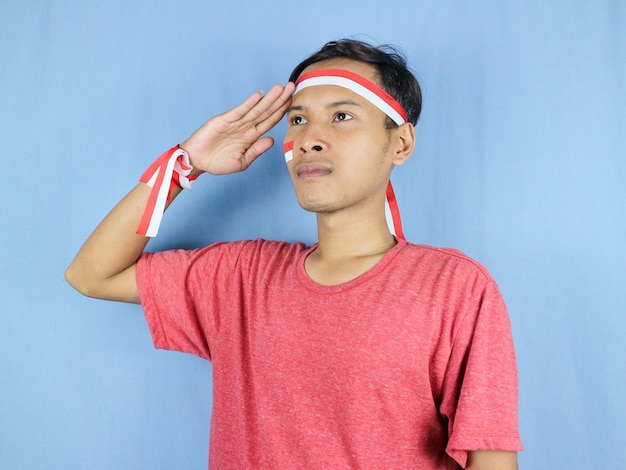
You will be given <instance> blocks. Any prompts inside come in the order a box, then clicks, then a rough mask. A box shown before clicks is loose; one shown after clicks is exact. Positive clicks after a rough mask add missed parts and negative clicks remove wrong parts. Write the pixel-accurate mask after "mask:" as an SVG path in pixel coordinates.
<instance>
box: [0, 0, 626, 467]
mask: <svg viewBox="0 0 626 470" xmlns="http://www.w3.org/2000/svg"><path fill="white" fill-rule="evenodd" d="M347 36H349V37H355V38H357V39H364V40H369V41H372V42H375V43H393V44H397V45H400V46H401V47H402V48H403V49H404V50H405V51H406V53H407V55H408V57H409V61H410V64H411V65H412V67H413V69H414V70H415V72H416V74H417V76H418V77H419V79H420V80H421V83H422V85H423V88H424V111H423V115H422V118H421V121H420V123H419V124H418V126H417V138H418V142H417V148H416V150H415V153H414V156H413V157H412V159H411V160H410V162H409V163H408V164H407V165H405V166H404V167H402V168H399V169H398V170H397V171H396V172H395V173H394V177H393V180H394V184H395V187H396V193H397V196H398V199H399V203H400V208H401V211H402V214H403V220H404V225H405V233H406V235H407V237H408V239H409V240H411V241H415V242H421V243H428V244H434V245H438V246H451V247H456V248H459V249H462V250H464V251H465V252H467V253H468V254H469V255H471V256H473V257H475V258H476V259H478V260H479V261H481V262H482V263H483V264H485V265H486V266H487V267H488V268H489V269H490V271H491V272H492V274H493V275H494V276H495V278H496V279H497V280H498V282H499V285H500V287H501V289H502V292H503V294H504V296H505V298H506V300H507V303H508V306H509V311H510V317H511V322H512V326H513V332H514V338H515V342H516V347H517V354H518V362H519V378H520V426H521V432H522V437H523V440H524V443H525V446H526V451H525V452H524V453H522V454H521V455H520V464H521V468H526V469H534V470H542V469H546V470H554V469H591V468H593V469H600V468H622V466H623V463H622V464H620V463H619V460H623V459H619V460H618V455H619V454H621V453H622V452H623V446H624V444H625V443H626V441H625V440H624V436H625V435H626V427H625V424H624V421H625V420H626V411H625V410H626V407H625V405H624V398H625V396H626V387H625V375H626V374H625V369H626V368H625V356H626V345H625V343H626V342H625V335H624V329H625V327H626V319H625V313H626V288H625V286H626V282H625V281H626V248H625V242H626V210H625V206H626V184H625V180H626V137H625V136H626V132H624V130H625V129H626V95H625V93H626V92H625V89H626V74H625V64H626V7H625V6H624V3H623V2H621V1H617V0H616V1H609V0H605V1H591V0H589V1H558V0H552V1H543V0H542V1H527V2H526V1H524V2H522V1H496V0H493V1H481V2H462V1H458V2H453V1H443V2H442V1H434V0H432V1H411V0H405V1H385V2H383V1H377V2H370V1H365V0H343V1H341V2H338V1H334V0H333V1H310V2H298V1H294V0H291V1H282V0H277V1H272V2H254V1H240V2H221V1H220V2H215V1H199V0H197V1H180V0H179V1H174V0H172V1H146V0H144V1H133V2H130V1H128V2H127V1H121V0H109V1H107V2H95V1H93V2H92V1H70V0H67V1H21V0H2V1H1V2H0V59H1V65H0V148H1V152H2V163H3V169H4V171H3V176H2V178H1V180H2V183H1V184H0V224H1V225H0V227H1V231H0V237H1V238H0V241H1V243H0V262H1V266H2V271H1V276H2V278H1V283H0V295H1V298H2V307H1V314H0V377H1V380H2V385H1V386H0V468H2V469H11V470H12V469H19V470H22V469H42V468H46V469H90V470H91V469H103V470H104V469H107V470H110V469H134V470H136V469H180V468H185V469H202V468H206V461H207V454H208V433H209V420H210V414H211V411H210V410H211V393H212V392H211V377H210V372H211V365H210V364H209V363H208V362H205V361H202V360H200V359H198V358H195V357H192V356H186V355H182V354H178V353H168V352H163V351H155V350H154V349H153V348H152V343H151V339H150V336H149V333H148V330H147V327H146V325H145V321H144V319H143V316H142V314H141V309H140V308H139V307H138V306H132V305H125V304H117V303H108V302H103V301H96V300H92V299H88V298H84V297H82V296H80V295H79V294H77V293H76V292H74V291H73V290H72V289H71V288H70V287H69V286H68V285H67V284H66V283H65V282H64V279H63V272H64V270H65V267H66V266H67V265H68V264H69V262H70V261H71V259H72V258H73V256H74V254H75V252H76V251H77V250H78V248H79V247H80V245H81V244H82V242H83V241H84V240H85V239H86V237H87V236H88V235H89V233H90V232H91V230H92V229H93V228H94V227H95V225H96V224H97V223H98V222H99V221H100V220H101V219H102V217H103V216H104V215H105V214H106V213H107V212H108V210H109V209H110V208H111V207H112V206H113V205H114V204H115V203H116V202H117V201H118V200H119V199H120V198H121V197H122V196H123V195H124V194H125V193H126V192H127V191H128V190H129V189H130V188H131V187H132V186H133V185H134V184H135V183H136V181H137V178H138V177H139V175H140V174H141V172H142V171H143V169H144V168H145V167H146V166H147V165H148V164H149V163H150V162H151V161H152V160H153V159H154V158H155V157H156V156H158V155H159V154H160V153H161V152H162V151H164V150H165V149H167V148H169V147H170V146H172V145H173V144H175V143H177V142H179V141H181V140H183V139H184V138H185V137H187V136H188V134H189V133H191V132H192V131H193V130H194V129H195V128H196V127H198V126H199V125H200V124H202V123H203V122H204V121H205V120H206V119H207V118H209V117H210V116H212V115H214V114H216V113H219V112H222V111H224V110H226V109H228V108H230V107H231V106H233V105H235V104H237V103H239V102H240V101H242V100H243V99H244V98H245V97H246V96H247V95H248V94H250V93H252V92H253V91H255V90H258V89H265V90H267V89H269V87H271V85H272V84H274V83H276V82H284V81H285V80H286V79H287V77H288V74H289V72H290V71H291V68H292V67H293V66H294V65H295V64H296V63H297V62H298V61H300V60H301V59H302V58H304V57H305V56H307V55H308V54H309V53H310V52H312V51H313V50H315V49H317V48H318V47H320V46H321V45H322V44H323V43H324V42H326V41H328V40H331V39H336V38H340V37H347ZM283 132H284V123H282V124H281V125H280V126H279V127H278V128H276V129H274V130H273V131H272V133H271V134H272V135H273V136H275V137H276V139H277V140H278V141H279V142H281V141H282V134H283ZM256 237H264V238H277V239H285V240H304V241H307V242H312V241H314V239H315V220H314V216H312V215H310V214H307V213H305V212H303V211H302V210H300V208H299V207H298V205H297V203H296V201H295V197H294V196H293V193H292V189H291V183H290V182H289V179H288V176H287V173H286V170H285V169H284V160H283V156H282V152H281V149H280V146H276V147H275V148H274V149H272V150H271V151H270V152H269V153H268V154H267V155H266V156H264V157H263V158H262V159H260V160H259V161H257V162H256V163H255V164H254V165H253V166H252V168H251V169H250V170H249V171H247V172H245V173H243V174H237V175H233V176H227V177H207V176H204V177H202V178H201V179H200V180H199V181H198V182H197V183H196V184H195V185H194V188H193V190H192V191H191V192H188V193H185V194H183V195H182V197H180V198H178V199H177V201H176V203H175V204H174V205H173V206H172V207H171V209H170V210H169V211H168V213H167V215H166V217H165V220H164V224H163V227H162V229H161V233H160V234H159V237H158V238H157V239H155V240H153V241H152V242H151V244H150V245H149V248H150V249H151V250H158V249H163V248H169V247H194V246H200V245H204V244H207V243H210V242H212V241H217V240H233V239H241V238H256Z"/></svg>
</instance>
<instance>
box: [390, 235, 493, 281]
mask: <svg viewBox="0 0 626 470" xmlns="http://www.w3.org/2000/svg"><path fill="white" fill-rule="evenodd" d="M403 244H404V249H403V250H402V257H401V258H402V259H403V260H404V261H405V262H407V263H414V264H415V266H416V267H419V269H421V270H426V271H428V272H431V273H454V274H455V275H457V276H462V277H468V276H469V277H474V278H476V279H480V280H482V281H484V282H491V281H493V278H492V277H491V274H490V273H489V271H488V270H487V268H485V266H483V265H482V264H481V263H480V262H478V261H476V260H475V259H473V258H472V257H470V256H468V255H467V254H465V253H463V252H462V251H460V250H457V249H454V248H439V247H435V246H429V245H421V244H416V243H410V242H403Z"/></svg>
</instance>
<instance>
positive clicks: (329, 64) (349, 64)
mask: <svg viewBox="0 0 626 470" xmlns="http://www.w3.org/2000/svg"><path fill="white" fill-rule="evenodd" d="M321 69H342V70H349V71H350V72H354V73H357V74H359V75H361V76H362V77H365V78H367V79H368V80H370V81H372V82H374V83H376V84H377V85H378V86H380V81H379V79H378V72H377V70H376V68H375V67H374V66H373V65H370V64H366V63H365V62H359V61H358V60H352V59H347V58H343V57H338V58H333V59H326V60H321V61H319V62H315V63H314V64H311V65H309V66H308V67H307V68H305V69H304V70H303V71H302V74H304V73H306V72H312V71H313V70H321ZM302 74H300V75H302Z"/></svg>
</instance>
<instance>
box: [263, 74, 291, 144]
mask: <svg viewBox="0 0 626 470" xmlns="http://www.w3.org/2000/svg"><path fill="white" fill-rule="evenodd" d="M294 87H295V85H294V84H293V83H288V84H287V85H285V87H284V88H283V89H282V92H281V94H280V95H279V96H278V98H277V99H276V100H275V101H274V102H273V103H272V106H270V107H269V109H268V110H267V111H266V112H265V114H263V115H261V116H259V120H258V121H257V123H256V129H257V131H258V132H259V134H260V135H262V134H265V133H266V132H267V131H269V130H270V129H271V128H272V127H274V126H275V125H276V124H277V123H278V122H279V121H280V120H281V119H282V117H283V116H284V115H285V112H286V111H287V109H289V106H290V105H291V95H292V93H293V89H294Z"/></svg>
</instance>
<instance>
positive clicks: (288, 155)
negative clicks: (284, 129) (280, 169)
mask: <svg viewBox="0 0 626 470" xmlns="http://www.w3.org/2000/svg"><path fill="white" fill-rule="evenodd" d="M283 151H284V152H285V161H286V162H290V161H291V160H293V140H292V141H291V142H285V143H284V144H283Z"/></svg>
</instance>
